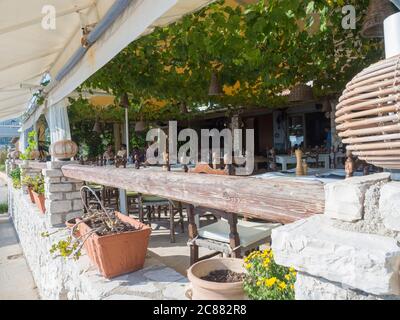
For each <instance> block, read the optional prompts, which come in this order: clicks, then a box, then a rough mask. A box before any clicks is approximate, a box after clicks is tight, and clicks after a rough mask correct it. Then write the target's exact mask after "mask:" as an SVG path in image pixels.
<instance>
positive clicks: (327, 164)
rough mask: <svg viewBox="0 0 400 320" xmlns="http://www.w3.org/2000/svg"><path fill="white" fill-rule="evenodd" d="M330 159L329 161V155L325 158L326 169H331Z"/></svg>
mask: <svg viewBox="0 0 400 320" xmlns="http://www.w3.org/2000/svg"><path fill="white" fill-rule="evenodd" d="M329 164H330V161H329V157H326V158H325V169H330V165H329Z"/></svg>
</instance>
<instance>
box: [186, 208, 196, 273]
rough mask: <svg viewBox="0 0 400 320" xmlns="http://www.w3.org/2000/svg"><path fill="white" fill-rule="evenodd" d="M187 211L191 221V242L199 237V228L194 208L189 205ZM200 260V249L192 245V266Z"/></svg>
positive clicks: (189, 229)
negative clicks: (195, 219)
mask: <svg viewBox="0 0 400 320" xmlns="http://www.w3.org/2000/svg"><path fill="white" fill-rule="evenodd" d="M186 210H187V215H188V221H189V226H188V233H189V241H191V240H193V239H195V238H196V237H197V226H196V223H195V221H194V206H193V205H191V204H189V205H188V206H187V209H186ZM198 259H199V247H198V246H196V245H190V265H192V264H194V263H195V262H196V261H197V260H198Z"/></svg>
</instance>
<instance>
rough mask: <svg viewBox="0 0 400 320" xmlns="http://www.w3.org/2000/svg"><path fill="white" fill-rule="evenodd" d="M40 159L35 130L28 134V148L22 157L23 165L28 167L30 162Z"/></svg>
mask: <svg viewBox="0 0 400 320" xmlns="http://www.w3.org/2000/svg"><path fill="white" fill-rule="evenodd" d="M39 157H40V152H39V151H38V150H37V142H36V131H35V130H33V131H31V132H29V133H28V146H27V147H26V149H25V152H24V153H23V154H21V155H20V159H21V160H23V164H25V165H27V164H28V162H29V160H35V159H38V158H39Z"/></svg>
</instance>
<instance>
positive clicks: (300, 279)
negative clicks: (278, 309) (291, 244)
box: [295, 272, 400, 300]
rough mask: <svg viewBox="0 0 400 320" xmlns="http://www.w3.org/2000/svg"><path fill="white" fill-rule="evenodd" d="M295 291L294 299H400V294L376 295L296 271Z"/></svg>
mask: <svg viewBox="0 0 400 320" xmlns="http://www.w3.org/2000/svg"><path fill="white" fill-rule="evenodd" d="M295 292H296V300H400V296H394V295H384V296H377V295H373V294H369V293H366V292H363V291H360V290H353V289H350V288H348V287H346V286H343V285H341V284H340V283H337V282H330V281H328V280H326V279H323V278H319V277H313V276H311V275H308V274H305V273H302V272H299V273H297V280H296V283H295Z"/></svg>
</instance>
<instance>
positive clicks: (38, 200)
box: [32, 191, 46, 214]
mask: <svg viewBox="0 0 400 320" xmlns="http://www.w3.org/2000/svg"><path fill="white" fill-rule="evenodd" d="M32 193H33V198H34V199H35V203H36V205H37V207H38V208H39V211H40V212H41V213H43V214H44V213H45V212H46V207H45V204H44V202H45V197H44V195H43V194H38V193H36V192H35V191H32Z"/></svg>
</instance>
